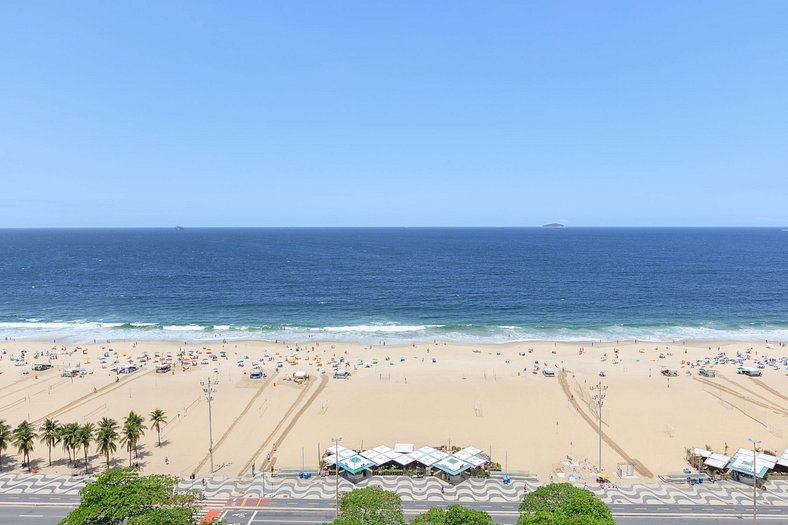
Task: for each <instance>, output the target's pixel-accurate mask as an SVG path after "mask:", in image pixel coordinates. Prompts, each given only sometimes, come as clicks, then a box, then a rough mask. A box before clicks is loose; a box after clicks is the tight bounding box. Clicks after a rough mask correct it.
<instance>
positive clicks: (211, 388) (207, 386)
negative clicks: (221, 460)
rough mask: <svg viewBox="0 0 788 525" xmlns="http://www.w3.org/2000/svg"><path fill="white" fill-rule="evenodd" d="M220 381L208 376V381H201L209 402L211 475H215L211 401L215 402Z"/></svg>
mask: <svg viewBox="0 0 788 525" xmlns="http://www.w3.org/2000/svg"><path fill="white" fill-rule="evenodd" d="M218 384H219V381H211V376H208V381H201V382H200V385H202V391H203V393H204V394H205V398H206V399H207V400H208V455H209V456H210V457H211V474H213V414H212V412H211V401H213V394H214V393H215V392H216V388H215V387H216V385H218Z"/></svg>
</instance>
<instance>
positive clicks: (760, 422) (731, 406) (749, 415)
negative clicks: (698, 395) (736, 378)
mask: <svg viewBox="0 0 788 525" xmlns="http://www.w3.org/2000/svg"><path fill="white" fill-rule="evenodd" d="M703 391H704V392H706V393H707V394H709V395H710V396H713V397H715V398H717V399H719V400H720V401H721V402H722V403H723V404H724V405H725V406H726V407H730V408H732V409H734V410H738V411H739V412H741V413H742V414H744V415H745V416H747V417H748V418H750V419H752V420H753V421H755V422H756V423H758V424H759V425H762V426H764V427H765V426H766V423H764V422H763V421H761V420H760V419H758V418H756V417H755V416H753V415H752V414H748V413H747V411H745V410H742V409H741V408H739V407H737V406H736V405H734V404H733V403H731V402H730V401H726V400H725V399H723V398H722V396H721V395H719V394H718V393H714V392H712V391H711V390H706V389H704V390H703Z"/></svg>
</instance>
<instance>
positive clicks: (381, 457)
mask: <svg viewBox="0 0 788 525" xmlns="http://www.w3.org/2000/svg"><path fill="white" fill-rule="evenodd" d="M361 455H362V456H363V457H365V458H367V459H368V460H370V461H371V462H372V463H374V464H375V466H376V467H379V466H380V465H383V464H384V463H388V462H389V458H388V457H386V455H385V454H381V453H379V452H376V451H375V450H374V449H370V450H365V451H364V452H362V453H361Z"/></svg>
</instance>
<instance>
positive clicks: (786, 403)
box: [0, 340, 788, 481]
mask: <svg viewBox="0 0 788 525" xmlns="http://www.w3.org/2000/svg"><path fill="white" fill-rule="evenodd" d="M770 347H771V348H770ZM0 349H1V350H2V355H1V356H0V370H1V371H2V374H0V414H2V415H0V418H2V419H4V420H5V421H6V422H7V423H8V424H9V425H11V426H16V425H17V424H18V423H19V422H20V421H22V420H23V419H27V420H30V421H32V422H35V424H36V425H40V423H41V422H42V421H43V420H44V419H45V418H48V417H49V418H54V419H56V420H58V421H59V422H78V423H80V424H82V423H85V422H87V421H92V422H94V423H95V422H98V420H100V419H101V418H102V417H111V418H114V419H116V420H118V421H121V420H122V418H123V417H124V416H125V415H126V414H127V413H128V412H129V411H130V410H134V411H137V412H139V413H142V414H143V415H145V416H146V417H148V414H149V413H150V412H151V411H153V410H154V409H157V408H160V409H162V410H164V411H165V412H166V414H167V416H168V422H167V424H166V425H165V426H164V427H163V429H162V432H161V438H162V446H161V447H158V446H157V442H156V432H155V431H152V430H151V429H150V428H149V429H148V430H147V432H146V434H145V436H144V437H143V438H142V441H141V443H140V445H141V446H140V451H141V452H140V457H139V459H137V460H136V461H138V462H139V464H140V465H141V466H142V467H143V468H144V469H145V471H146V472H159V473H169V474H176V475H181V476H189V475H191V474H192V473H194V474H196V475H198V476H204V475H207V474H208V473H209V470H210V467H209V462H208V406H207V401H206V399H205V396H204V394H203V387H202V386H201V382H204V381H206V380H207V378H208V377H211V378H212V381H213V380H218V385H217V386H216V393H215V397H214V400H213V405H212V408H213V410H212V414H213V439H214V462H215V470H216V472H215V474H216V475H222V476H238V475H245V474H249V473H250V471H251V466H252V464H254V465H255V467H256V469H257V470H258V471H259V470H260V469H263V468H265V469H270V468H271V467H272V466H273V467H274V468H282V469H288V468H292V469H301V468H302V467H305V468H307V469H316V468H317V466H318V461H319V457H320V456H319V454H321V453H322V452H323V451H324V450H325V448H326V447H328V446H330V445H331V438H332V437H333V436H342V438H343V441H342V444H343V445H344V446H346V447H348V448H353V449H359V450H360V449H367V448H371V447H375V446H377V445H381V444H385V445H388V446H393V445H394V444H395V443H413V444H415V445H416V447H420V446H424V445H430V446H438V445H449V444H451V445H456V446H462V447H464V446H474V447H477V448H479V449H481V450H483V451H485V452H486V453H488V454H491V457H492V459H493V461H496V462H499V463H501V465H502V467H504V469H508V470H509V471H519V472H530V473H533V474H537V475H538V476H539V477H540V479H541V480H542V481H548V480H549V479H550V478H551V477H554V478H562V477H563V476H564V475H565V474H566V473H567V472H568V471H569V469H570V467H571V466H575V468H576V469H577V470H578V471H579V472H581V473H583V474H584V475H588V473H590V472H594V471H596V467H597V463H598V437H597V428H596V421H597V412H596V410H597V409H596V405H595V403H594V402H593V399H592V396H593V394H594V392H593V391H592V390H591V387H592V386H594V385H597V384H598V383H599V382H600V381H601V383H602V385H603V386H605V387H607V390H606V391H605V392H604V393H605V396H606V397H605V401H604V406H603V409H602V418H603V431H604V433H605V443H603V446H602V464H603V469H604V470H605V471H606V472H608V473H610V474H611V475H613V476H615V473H616V471H617V469H618V466H619V465H621V467H622V470H623V471H624V472H626V467H625V466H624V464H627V463H629V464H634V473H635V476H634V477H633V478H631V480H619V481H646V480H650V479H653V478H655V477H656V476H658V475H659V474H663V473H666V472H675V471H679V470H681V469H682V468H684V467H685V466H687V463H686V460H685V450H686V449H687V448H689V447H696V446H697V447H703V446H705V445H709V446H710V447H711V448H713V449H714V450H715V451H717V452H724V451H725V450H726V447H727V450H728V451H729V452H735V451H736V450H737V449H738V448H739V447H745V446H747V444H748V441H747V439H748V438H749V437H756V438H758V439H760V440H762V442H763V443H762V446H763V447H764V449H766V450H770V451H772V452H777V453H778V455H779V454H780V453H782V451H783V450H784V449H785V447H786V443H787V441H786V437H785V436H786V432H788V388H786V372H785V371H784V367H783V366H782V365H781V366H780V367H779V370H775V369H773V368H772V367H770V366H767V367H766V368H765V369H763V370H762V372H763V375H762V377H760V378H750V377H746V376H743V375H740V374H737V371H736V368H737V366H739V365H738V364H718V365H716V366H714V365H713V362H714V356H715V355H718V354H720V353H724V354H725V355H726V356H728V357H736V355H737V352H741V354H742V355H743V356H744V358H745V362H744V366H756V365H755V364H754V362H755V361H756V360H759V359H762V358H763V357H764V356H770V357H774V358H779V357H780V356H783V355H786V353H788V349H786V348H785V347H784V346H782V344H780V343H776V342H774V343H771V342H770V343H767V342H764V341H760V342H741V341H735V342H734V341H694V342H691V341H686V342H684V341H675V342H674V341H669V342H661V343H656V342H641V341H637V342H636V341H626V342H625V341H621V342H615V341H612V342H603V343H599V342H596V343H591V342H584V343H579V342H571V343H570V342H527V343H511V344H498V345H495V344H486V345H478V344H451V343H437V344H424V343H420V344H408V345H397V346H395V345H372V346H364V345H359V344H348V343H328V342H320V343H317V342H303V343H289V342H288V343H283V342H277V343H274V342H265V341H239V342H227V343H226V344H222V342H221V341H219V342H218V343H212V344H210V345H209V344H206V343H181V344H178V343H173V342H140V343H134V342H130V341H124V342H115V341H112V342H111V343H106V342H105V343H103V344H101V343H97V344H83V345H75V344H59V343H57V342H55V343H53V342H52V341H49V342H41V341H39V342H32V341H11V340H8V341H3V342H2V343H0ZM748 349H750V351H749V353H748V352H747V350H748ZM22 350H25V351H26V354H25V359H24V361H25V362H26V364H18V363H17V362H15V361H18V360H19V358H20V356H21V353H22ZM181 350H183V351H187V352H188V351H191V352H192V354H191V356H192V357H193V358H194V362H193V363H194V364H191V363H190V366H189V367H188V368H187V369H184V368H183V367H181V366H180V365H179V364H175V365H174V366H173V367H172V370H170V371H169V372H165V373H157V372H156V370H155V368H156V364H157V362H160V361H163V360H166V359H167V356H168V354H169V355H170V356H172V357H173V359H174V358H175V356H177V354H178V353H179V351H181ZM221 352H224V355H223V356H222V355H221V354H220V353H221ZM36 354H39V355H38V357H36ZM143 354H146V355H147V356H148V358H149V359H148V360H147V361H141V360H140V356H142V355H143ZM214 356H215V360H214ZM340 357H341V358H344V360H345V364H343V366H346V369H347V370H348V371H349V372H350V377H349V378H348V379H335V378H334V376H333V369H332V368H331V365H330V361H331V360H332V359H338V358H340ZM288 358H289V359H288ZM706 358H709V360H710V364H709V365H708V366H707V367H708V368H711V369H713V370H716V372H717V376H716V377H714V378H702V377H700V376H699V374H698V370H699V367H698V366H697V365H696V363H697V362H698V360H700V361H701V362H703V361H704V360H705V359H706ZM116 361H117V363H116ZM239 361H240V362H239ZM537 361H538V364H539V367H540V368H539V370H538V371H537V373H533V371H534V363H535V362H537ZM128 362H132V363H136V364H138V365H140V369H139V370H138V371H136V372H133V373H130V374H118V373H117V371H116V370H111V368H113V367H117V366H122V365H125V364H127V363H128ZM280 362H281V363H282V366H281V367H277V365H278V364H279V363H280ZM36 363H50V364H52V365H53V367H52V368H51V369H49V370H45V371H34V370H33V365H34V364H36ZM255 363H256V364H257V367H259V368H257V367H253V364H255ZM240 365H243V366H240ZM545 366H548V367H551V368H553V369H554V370H555V372H556V377H546V376H545V375H544V374H543V369H544V367H545ZM665 367H667V368H673V369H675V370H676V371H677V372H678V375H677V376H676V377H671V378H668V377H665V376H663V375H662V374H661V373H660V370H661V369H662V368H665ZM68 368H78V369H84V372H83V373H80V374H78V375H76V376H75V377H63V371H64V370H65V369H68ZM256 369H259V370H262V371H263V372H265V374H266V375H267V377H265V378H263V379H250V377H249V376H250V372H251V371H253V370H256ZM321 370H322V372H323V373H321ZM297 371H303V372H306V373H307V374H308V375H309V379H308V380H307V381H306V382H304V383H303V384H298V383H296V382H295V381H293V380H292V379H293V377H292V376H293V374H294V373H295V372H297ZM601 371H604V373H605V377H600V372H601ZM23 372H27V373H23ZM15 452H16V451H15V450H13V449H12V448H11V447H9V450H8V451H7V452H6V453H5V454H4V460H3V466H4V467H3V470H4V471H6V472H7V471H9V470H13V471H23V468H22V467H21V455H19V454H16V453H15ZM52 457H53V465H52V466H51V467H50V466H48V465H47V448H46V446H45V445H43V444H41V443H39V442H37V443H36V447H35V450H34V452H33V454H32V460H33V466H34V467H36V468H37V469H38V471H39V472H41V473H70V472H72V471H75V469H73V468H71V467H69V466H68V464H67V460H66V457H67V456H66V453H65V452H64V451H63V450H62V448H61V447H59V446H58V447H56V449H55V450H53V452H52ZM568 458H571V461H573V462H574V463H572V464H571V465H569V466H568V465H567V464H566V463H567V462H568V461H569V460H568ZM90 461H91V465H92V467H93V468H101V467H102V466H103V464H104V463H103V462H104V459H103V457H101V456H99V455H98V454H97V453H96V452H95V450H94V448H93V447H91V458H90ZM127 463H128V454H127V452H126V451H125V450H124V449H123V447H122V446H120V445H119V446H118V452H117V453H116V454H115V456H114V464H116V465H124V464H127ZM562 473H563V474H562Z"/></svg>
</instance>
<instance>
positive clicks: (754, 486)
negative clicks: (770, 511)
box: [750, 438, 761, 525]
mask: <svg viewBox="0 0 788 525" xmlns="http://www.w3.org/2000/svg"><path fill="white" fill-rule="evenodd" d="M750 441H752V525H755V520H756V519H757V516H758V503H757V500H756V499H755V496H756V492H755V491H756V489H757V488H758V470H757V469H756V468H755V463H756V461H757V459H758V452H757V451H756V450H755V449H756V448H757V447H758V443H760V442H761V440H760V439H753V438H750Z"/></svg>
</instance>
